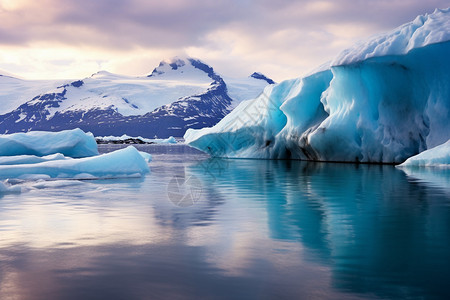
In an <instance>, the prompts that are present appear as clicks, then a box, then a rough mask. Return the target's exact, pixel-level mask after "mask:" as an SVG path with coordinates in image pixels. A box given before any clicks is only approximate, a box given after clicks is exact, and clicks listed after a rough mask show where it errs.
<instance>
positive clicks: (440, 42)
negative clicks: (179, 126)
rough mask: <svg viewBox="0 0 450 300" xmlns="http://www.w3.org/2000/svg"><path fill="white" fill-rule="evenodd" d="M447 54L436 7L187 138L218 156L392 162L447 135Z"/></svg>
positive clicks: (447, 36)
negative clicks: (432, 10) (430, 11)
mask: <svg viewBox="0 0 450 300" xmlns="http://www.w3.org/2000/svg"><path fill="white" fill-rule="evenodd" d="M449 53H450V9H445V10H436V11H435V12H434V13H432V14H426V15H423V16H418V17H417V18H416V19H415V20H414V21H412V22H409V23H407V24H405V25H403V26H400V27H398V28H396V29H394V30H392V31H391V32H388V33H385V34H381V35H379V36H375V37H372V38H370V39H369V40H368V41H366V42H364V43H360V44H357V45H355V46H354V47H352V48H350V49H347V50H345V51H343V52H342V53H340V54H339V55H338V56H337V57H336V59H335V60H333V61H332V62H331V64H330V63H329V64H326V65H323V66H321V67H319V68H318V69H317V70H315V71H314V72H312V73H311V74H310V75H308V76H306V77H304V78H298V79H292V80H286V81H283V82H280V83H279V84H276V85H270V86H268V87H266V88H265V90H264V93H263V94H261V95H260V96H259V97H257V98H256V99H254V100H249V101H244V102H242V103H241V104H240V105H239V106H238V107H236V109H234V110H233V111H232V112H231V113H230V114H229V115H227V116H226V117H225V118H224V119H222V120H221V121H220V122H219V123H218V124H217V125H216V126H214V127H212V128H203V129H201V130H188V131H187V132H186V134H185V140H186V142H187V143H188V144H190V145H191V146H194V147H196V148H198V149H200V150H203V151H205V152H207V153H210V154H211V155H213V156H222V157H246V158H293V159H303V160H315V161H345V162H372V163H373V162H376V163H380V162H381V163H400V162H403V161H404V160H405V159H407V158H408V157H411V156H413V155H416V154H417V153H420V152H422V151H424V150H427V149H430V148H433V147H436V146H438V145H441V144H443V143H446V142H447V141H448V140H449V139H450V123H449V120H450V85H449V82H450V56H449ZM438 149H441V148H438ZM442 149H444V150H445V149H448V148H447V147H444V148H442ZM444 150H442V151H444ZM439 151H441V150H439ZM426 156H427V157H434V156H432V155H429V154H427V155H426ZM434 158H435V157H434ZM439 159H441V158H440V156H439ZM444 159H445V158H444Z"/></svg>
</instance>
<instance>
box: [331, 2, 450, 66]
mask: <svg viewBox="0 0 450 300" xmlns="http://www.w3.org/2000/svg"><path fill="white" fill-rule="evenodd" d="M449 12H450V8H447V9H442V10H440V9H436V10H435V11H434V12H433V13H432V14H426V15H423V16H418V17H417V18H416V19H415V20H414V21H412V22H409V23H406V24H404V25H402V26H400V27H398V28H396V29H394V30H393V31H391V32H389V33H387V34H381V35H378V36H374V37H372V38H371V39H370V40H368V41H367V42H364V43H359V44H357V45H355V46H354V47H353V48H350V49H348V50H346V51H343V52H342V53H341V54H340V55H339V56H338V57H337V58H336V59H335V60H334V61H333V65H335V66H339V65H349V64H353V63H356V62H360V61H363V60H366V59H368V58H371V57H379V56H389V55H404V54H406V53H408V52H409V51H411V50H412V49H417V48H422V47H425V46H428V45H431V44H436V43H441V42H444V41H448V40H450V17H449Z"/></svg>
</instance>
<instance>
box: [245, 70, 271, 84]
mask: <svg viewBox="0 0 450 300" xmlns="http://www.w3.org/2000/svg"><path fill="white" fill-rule="evenodd" d="M250 77H252V78H255V79H260V80H264V81H266V82H267V83H268V84H274V83H275V81H273V80H272V79H270V78H269V77H267V76H266V75H264V74H263V73H260V72H254V73H253V74H252V75H250Z"/></svg>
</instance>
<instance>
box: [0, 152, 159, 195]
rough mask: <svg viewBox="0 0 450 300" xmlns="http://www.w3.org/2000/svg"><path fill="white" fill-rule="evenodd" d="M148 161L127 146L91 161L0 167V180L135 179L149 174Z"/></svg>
mask: <svg viewBox="0 0 450 300" xmlns="http://www.w3.org/2000/svg"><path fill="white" fill-rule="evenodd" d="M149 160H151V157H150V155H148V154H144V153H141V152H139V151H138V150H136V148H134V147H133V146H129V147H128V148H125V149H120V150H117V151H114V152H111V153H107V154H103V155H98V156H92V157H85V158H78V159H74V158H66V159H62V160H49V161H45V162H38V163H33V164H16V165H0V179H11V178H18V179H52V178H58V179H62V178H71V179H73V178H75V179H94V178H117V177H138V176H142V175H144V174H146V173H148V172H149V171H150V170H149V167H148V161H149ZM2 188H4V186H3V187H2Z"/></svg>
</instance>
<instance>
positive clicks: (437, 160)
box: [398, 140, 450, 168]
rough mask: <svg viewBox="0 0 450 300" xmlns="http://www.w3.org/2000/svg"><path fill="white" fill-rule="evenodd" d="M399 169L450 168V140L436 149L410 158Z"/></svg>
mask: <svg viewBox="0 0 450 300" xmlns="http://www.w3.org/2000/svg"><path fill="white" fill-rule="evenodd" d="M398 167H406V168H411V167H443V168H450V140H448V141H447V142H446V143H444V144H442V145H439V146H436V147H434V148H431V149H428V150H426V151H423V152H421V153H419V154H417V155H415V156H412V157H410V158H408V159H407V160H406V161H405V162H404V163H402V164H401V165H399V166H398Z"/></svg>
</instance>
